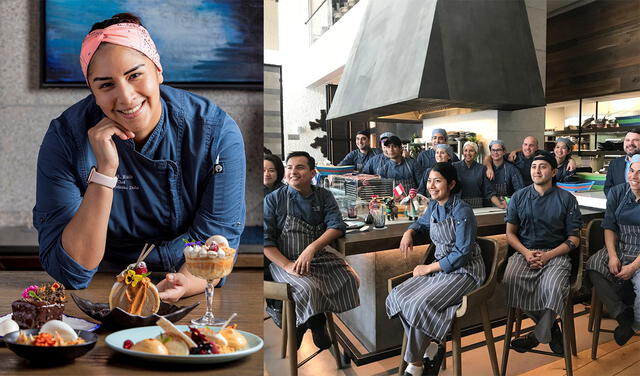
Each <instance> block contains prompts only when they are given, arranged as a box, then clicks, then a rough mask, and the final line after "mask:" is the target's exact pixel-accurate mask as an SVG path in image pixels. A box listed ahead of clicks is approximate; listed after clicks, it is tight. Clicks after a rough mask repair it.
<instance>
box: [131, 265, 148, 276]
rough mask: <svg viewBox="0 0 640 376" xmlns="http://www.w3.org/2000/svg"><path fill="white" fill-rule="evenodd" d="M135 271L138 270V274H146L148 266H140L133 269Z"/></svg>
mask: <svg viewBox="0 0 640 376" xmlns="http://www.w3.org/2000/svg"><path fill="white" fill-rule="evenodd" d="M133 271H134V272H136V274H144V273H146V272H147V271H148V270H147V268H144V267H142V268H140V267H138V268H135V269H133Z"/></svg>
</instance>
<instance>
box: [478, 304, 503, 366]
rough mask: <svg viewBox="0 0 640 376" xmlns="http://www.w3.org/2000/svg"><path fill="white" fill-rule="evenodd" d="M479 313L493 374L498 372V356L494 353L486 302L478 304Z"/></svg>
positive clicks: (494, 348)
mask: <svg viewBox="0 0 640 376" xmlns="http://www.w3.org/2000/svg"><path fill="white" fill-rule="evenodd" d="M480 314H481V315H482V326H483V327H484V337H485V340H486V342H487V350H488V351H489V361H490V362H491V370H492V371H493V375H494V376H498V375H499V374H500V370H499V369H498V356H497V355H496V344H495V342H494V341H493V332H492V331H491V321H490V320H489V310H488V309H487V305H486V304H484V303H483V304H480Z"/></svg>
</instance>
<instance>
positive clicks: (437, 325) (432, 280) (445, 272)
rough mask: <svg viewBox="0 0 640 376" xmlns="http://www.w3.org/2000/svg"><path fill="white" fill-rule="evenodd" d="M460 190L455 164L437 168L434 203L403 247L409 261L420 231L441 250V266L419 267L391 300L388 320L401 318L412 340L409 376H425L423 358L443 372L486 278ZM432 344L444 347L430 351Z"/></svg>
mask: <svg viewBox="0 0 640 376" xmlns="http://www.w3.org/2000/svg"><path fill="white" fill-rule="evenodd" d="M459 188H460V187H459V183H458V177H457V173H456V169H455V168H454V167H453V166H452V165H451V163H448V162H446V163H436V164H435V165H434V166H433V168H432V169H431V172H430V173H429V177H428V180H427V189H429V193H430V194H431V201H430V202H429V205H428V206H427V209H426V210H425V212H424V214H423V215H422V217H420V219H419V220H418V221H417V222H415V223H413V224H412V225H411V226H409V229H408V230H407V231H406V232H405V233H404V235H403V236H402V240H401V241H400V251H401V252H402V255H403V256H405V257H406V255H407V252H409V251H411V250H412V249H413V236H414V234H415V233H416V232H417V231H428V232H429V235H430V237H431V240H432V241H433V244H435V246H436V250H435V259H436V261H434V262H433V263H431V264H428V265H418V266H416V267H415V269H414V270H413V277H412V278H410V279H408V280H407V281H405V282H403V283H402V284H400V285H399V286H397V287H396V288H394V289H393V290H392V291H391V293H390V294H389V296H388V297H387V302H386V305H387V315H388V316H389V317H390V318H392V317H395V316H398V317H400V321H401V322H402V325H403V326H404V330H405V333H406V335H407V351H406V353H405V360H406V361H407V363H409V365H408V366H407V369H406V370H405V374H410V375H414V376H416V375H422V371H423V367H424V365H423V357H427V358H429V359H430V364H429V365H428V368H430V369H432V370H438V368H439V362H440V361H441V360H442V357H443V354H444V347H443V345H442V344H443V341H444V340H445V337H446V334H447V331H448V330H449V327H450V325H451V322H452V320H453V317H454V315H455V312H456V310H457V309H458V307H459V306H460V303H461V302H462V297H463V296H464V295H466V294H468V293H469V292H471V291H472V290H474V289H475V288H477V287H478V286H480V284H482V281H484V278H485V269H484V263H483V261H482V255H481V253H480V247H479V246H478V244H477V243H476V229H477V223H476V218H475V216H474V214H473V211H472V210H471V208H470V207H469V205H468V204H467V203H465V202H464V201H462V200H461V199H459V198H458V197H457V196H456V192H457V191H458V189H459ZM431 341H436V342H437V343H439V344H440V345H439V346H438V347H436V346H429V345H430V342H431ZM428 346H429V348H434V347H436V348H438V352H437V353H436V354H434V352H431V351H430V352H429V353H428V354H427V353H425V351H426V350H427V347H428Z"/></svg>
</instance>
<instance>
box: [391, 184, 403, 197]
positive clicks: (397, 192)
mask: <svg viewBox="0 0 640 376" xmlns="http://www.w3.org/2000/svg"><path fill="white" fill-rule="evenodd" d="M393 194H394V195H396V196H398V197H402V196H403V195H404V194H405V193H404V187H403V186H402V184H398V185H397V186H396V187H395V188H393Z"/></svg>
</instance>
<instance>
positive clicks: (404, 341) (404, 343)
mask: <svg viewBox="0 0 640 376" xmlns="http://www.w3.org/2000/svg"><path fill="white" fill-rule="evenodd" d="M406 351H407V335H406V334H403V335H402V350H400V367H398V376H402V374H403V373H404V369H405V368H407V362H406V361H405V360H404V354H405V352H406Z"/></svg>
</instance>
